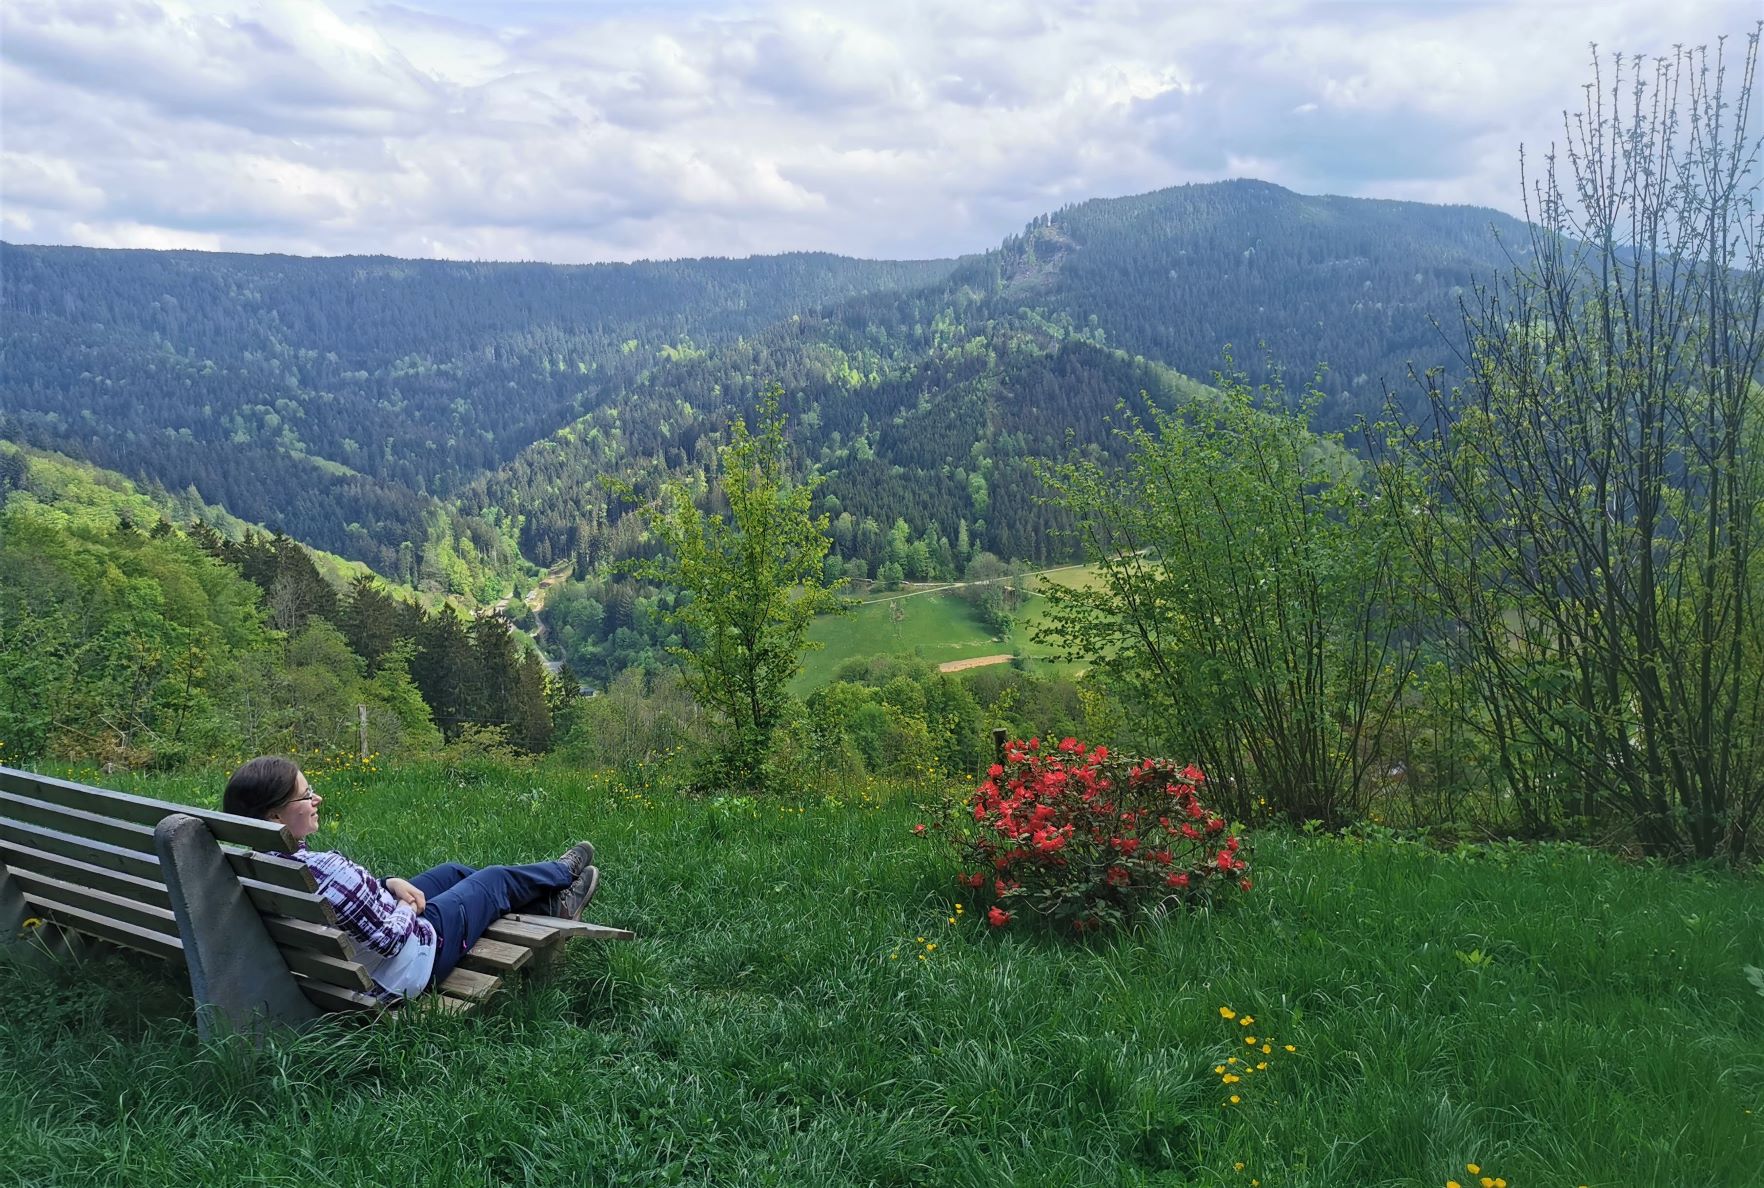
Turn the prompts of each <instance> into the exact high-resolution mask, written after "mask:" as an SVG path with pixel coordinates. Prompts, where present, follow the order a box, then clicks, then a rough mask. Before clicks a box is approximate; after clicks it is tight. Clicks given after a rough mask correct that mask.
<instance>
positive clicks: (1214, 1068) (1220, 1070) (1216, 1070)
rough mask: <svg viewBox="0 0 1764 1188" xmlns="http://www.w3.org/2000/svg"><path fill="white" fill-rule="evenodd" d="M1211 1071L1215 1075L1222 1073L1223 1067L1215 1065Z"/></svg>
mask: <svg viewBox="0 0 1764 1188" xmlns="http://www.w3.org/2000/svg"><path fill="white" fill-rule="evenodd" d="M1213 1071H1214V1072H1216V1073H1222V1072H1224V1071H1225V1066H1224V1065H1223V1064H1215V1065H1214V1066H1213Z"/></svg>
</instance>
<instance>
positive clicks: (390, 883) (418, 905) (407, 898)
mask: <svg viewBox="0 0 1764 1188" xmlns="http://www.w3.org/2000/svg"><path fill="white" fill-rule="evenodd" d="M386 890H388V891H390V892H392V898H394V899H396V900H397V901H398V902H399V903H408V904H409V905H410V910H411V911H413V912H421V911H422V910H423V909H424V908H425V907H427V906H429V900H428V897H427V896H425V895H424V894H423V893H422V892H421V891H419V890H418V889H417V888H416V887H415V886H414V885H413V884H411V883H408V882H406V881H405V880H404V879H387V880H386Z"/></svg>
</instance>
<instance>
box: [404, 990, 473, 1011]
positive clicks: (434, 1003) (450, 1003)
mask: <svg viewBox="0 0 1764 1188" xmlns="http://www.w3.org/2000/svg"><path fill="white" fill-rule="evenodd" d="M417 1002H418V1003H419V1004H427V1005H428V1008H429V1009H430V1010H432V1011H445V1012H447V1013H448V1014H450V1015H470V1014H473V1013H475V1012H476V1011H477V1009H478V1004H477V1003H476V1002H473V1001H472V1000H471V999H469V998H450V997H448V996H447V995H445V994H425V995H423V996H422V997H421V998H419V999H417Z"/></svg>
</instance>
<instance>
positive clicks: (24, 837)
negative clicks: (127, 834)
mask: <svg viewBox="0 0 1764 1188" xmlns="http://www.w3.org/2000/svg"><path fill="white" fill-rule="evenodd" d="M0 841H8V842H12V843H14V844H16V845H21V846H29V847H31V848H32V849H35V850H46V851H48V852H49V853H51V854H59V855H61V856H62V857H64V858H73V859H75V860H77V861H80V862H87V863H90V864H91V865H93V866H102V867H104V868H106V869H108V870H115V871H120V872H121V873H123V874H126V875H133V876H135V877H136V878H141V879H150V880H152V881H153V882H155V883H158V884H159V885H160V886H162V887H163V886H165V876H164V875H162V874H161V873H160V870H159V859H158V858H157V857H155V856H154V855H152V854H142V853H140V852H138V851H135V850H128V849H124V848H123V847H121V846H112V845H108V844H106V843H104V842H98V841H92V840H90V839H89V838H84V837H76V836H74V835H73V834H71V833H63V832H61V831H60V830H59V829H50V828H47V827H45V826H42V825H33V824H30V823H29V822H26V821H16V820H9V819H8V818H6V817H5V816H3V815H0Z"/></svg>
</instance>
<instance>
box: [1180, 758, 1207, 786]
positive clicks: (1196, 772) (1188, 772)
mask: <svg viewBox="0 0 1764 1188" xmlns="http://www.w3.org/2000/svg"><path fill="white" fill-rule="evenodd" d="M1182 778H1183V779H1185V780H1187V781H1188V782H1189V783H1191V784H1204V783H1206V782H1207V777H1206V776H1204V775H1202V774H1201V769H1200V768H1198V767H1196V766H1195V765H1194V764H1192V763H1190V764H1189V765H1188V766H1187V767H1185V768H1183V769H1182Z"/></svg>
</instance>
